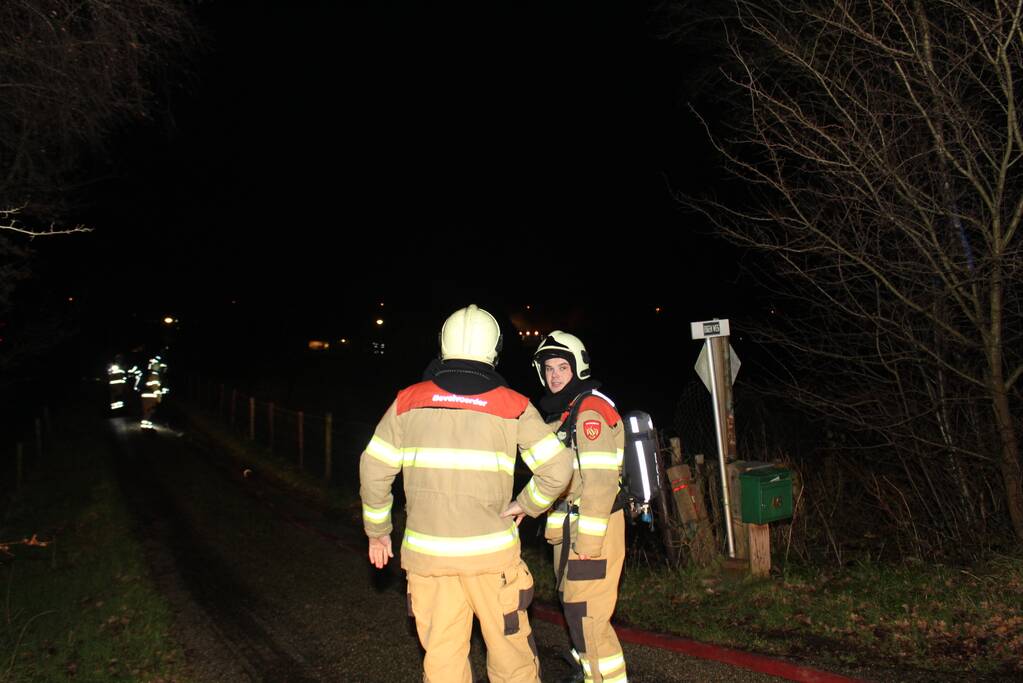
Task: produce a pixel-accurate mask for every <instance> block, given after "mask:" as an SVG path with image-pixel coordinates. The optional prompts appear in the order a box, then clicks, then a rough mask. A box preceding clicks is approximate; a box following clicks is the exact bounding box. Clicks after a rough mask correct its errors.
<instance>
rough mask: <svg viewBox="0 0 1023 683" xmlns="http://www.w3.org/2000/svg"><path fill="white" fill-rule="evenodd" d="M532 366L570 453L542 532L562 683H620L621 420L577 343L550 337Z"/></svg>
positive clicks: (544, 407) (560, 334)
mask: <svg viewBox="0 0 1023 683" xmlns="http://www.w3.org/2000/svg"><path fill="white" fill-rule="evenodd" d="M533 365H534V367H535V368H536V371H537V374H538V375H539V376H540V383H541V384H542V385H543V386H544V388H545V389H546V394H545V395H544V397H543V398H541V399H540V409H541V410H542V411H543V412H544V414H545V417H546V418H547V420H548V422H549V423H550V424H553V425H563V426H562V428H561V430H559V432H560V433H559V435H561V436H562V438H564V439H565V440H566V442H567V443H570V444H572V445H574V447H575V451H576V452H575V472H574V474H573V477H572V483H571V485H570V486H569V488H568V490H567V491H566V492H565V493H564V495H563V496H561V497H560V498H559V499H558V501H557V502H556V503H555V506H554V508H553V509H552V510H551V511H550V512H549V513H548V515H547V527H546V537H547V540H548V541H549V542H550V543H551V544H552V545H553V546H554V569H555V572H556V574H557V580H558V595H559V598H560V599H561V603H562V607H563V609H564V612H565V622H566V623H567V625H568V630H569V634H570V636H571V639H572V645H573V648H572V658H573V659H574V660H575V661H576V663H577V664H578V668H577V669H576V671H575V673H574V674H573V675H572V676H571V677H569V678H568V679H566V680H568V681H586V683H590V682H591V681H592V682H593V683H601V682H603V683H625V681H626V674H625V659H624V657H623V656H622V647H621V645H620V644H619V642H618V636H616V635H615V632H614V629H613V628H612V627H611V615H612V614H613V613H614V610H615V604H616V603H617V601H618V581H619V578H620V577H621V573H622V565H623V564H624V562H625V514H624V512H623V510H622V503H621V500H622V497H621V496H620V490H621V475H622V458H623V453H624V446H625V431H624V428H623V425H622V419H621V417H620V416H619V414H618V412H617V410H616V409H615V405H614V403H613V402H612V401H611V399H609V398H608V397H607V396H604V395H603V394H601V393H600V392H599V391H597V388H598V387H599V386H600V383H599V382H597V381H596V380H594V379H592V377H591V376H590V358H589V354H588V353H587V351H586V347H585V346H583V343H582V341H580V340H579V338H578V337H576V336H575V335H572V334H568V333H566V332H562V331H560V330H555V331H554V332H551V333H550V334H549V335H547V337H545V338H544V339H543V341H541V342H540V346H539V347H538V348H537V351H536V354H535V355H534V356H533ZM573 418H574V419H573ZM570 422H571V424H569V423H570Z"/></svg>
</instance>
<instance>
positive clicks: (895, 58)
mask: <svg viewBox="0 0 1023 683" xmlns="http://www.w3.org/2000/svg"><path fill="white" fill-rule="evenodd" d="M726 4H728V5H729V6H730V7H731V9H732V10H734V12H733V13H732V15H731V17H730V20H728V21H724V22H723V23H722V25H723V26H724V27H725V28H726V33H727V41H728V43H727V44H728V47H729V50H730V54H731V57H732V59H731V60H730V62H729V65H728V66H726V67H725V69H724V73H725V74H726V76H727V77H728V79H729V80H730V82H731V83H732V84H733V85H734V86H735V87H737V88H738V91H739V92H741V94H742V97H741V98H737V99H736V101H735V102H734V106H735V107H738V108H739V111H741V115H739V116H736V117H735V118H734V119H733V121H735V122H736V123H735V126H734V127H733V128H732V129H731V130H730V131H728V132H721V131H719V130H712V124H711V123H708V131H709V132H710V134H711V136H712V138H713V139H714V143H715V145H716V146H717V148H718V149H719V151H720V152H721V153H722V154H723V155H724V158H725V159H726V162H727V165H728V167H729V168H730V169H731V170H732V171H733V172H734V173H735V174H737V176H738V177H740V178H741V179H742V180H744V181H745V185H746V187H748V188H749V190H750V192H751V194H752V199H751V201H748V202H745V203H744V204H743V206H741V207H740V206H738V205H736V204H734V203H729V202H722V201H716V200H714V199H713V198H710V199H708V198H702V199H699V200H692V199H689V200H687V201H689V203H690V204H691V205H693V206H695V207H696V208H697V209H699V210H700V211H702V212H704V213H705V214H706V215H707V216H708V217H709V218H710V219H711V220H712V221H713V222H714V224H715V225H716V227H717V228H718V229H719V230H720V232H721V233H722V234H723V235H725V236H726V237H727V238H728V239H730V240H732V241H733V242H735V243H737V244H740V245H743V246H746V247H750V248H753V249H755V250H758V251H760V252H762V253H764V254H766V255H767V257H768V259H769V261H770V263H771V264H772V267H773V272H774V275H775V277H774V278H773V279H771V280H770V281H769V282H768V283H767V284H768V286H769V287H770V288H771V290H772V291H773V292H774V293H776V294H777V295H779V296H784V297H785V299H784V301H785V303H783V304H782V305H781V306H780V308H779V310H778V313H779V314H778V315H775V316H773V324H771V325H770V326H768V327H767V328H766V329H765V338H766V340H767V341H770V342H773V343H775V344H777V347H778V348H781V349H784V350H785V351H786V352H787V354H788V356H787V367H788V368H790V369H791V374H790V375H788V376H787V377H784V378H782V382H783V384H784V386H785V390H786V394H787V395H789V396H793V397H795V398H796V399H797V400H798V401H800V402H801V403H802V404H803V405H805V406H807V407H810V408H812V409H813V410H815V411H818V412H819V413H821V414H824V415H827V416H828V417H829V418H830V419H831V420H832V421H838V422H841V423H843V424H845V425H846V426H847V427H848V428H849V429H850V431H851V433H852V434H854V435H855V434H859V435H862V440H861V441H857V442H855V443H853V444H846V445H847V446H852V447H868V446H869V447H870V448H871V449H873V453H874V454H875V457H876V454H877V453H879V452H883V453H886V454H887V456H886V457H887V458H888V459H889V461H890V464H892V465H894V466H896V467H901V468H904V469H905V470H906V474H907V477H906V481H907V482H909V483H910V485H912V486H919V487H921V488H922V489H925V490H926V489H929V492H924V491H921V492H920V495H919V497H918V500H920V501H929V502H926V503H924V504H925V505H926V506H927V507H928V508H929V509H927V510H925V511H924V512H923V514H924V515H925V516H928V517H930V518H932V519H933V521H934V523H935V524H937V525H942V526H944V527H945V528H946V529H951V528H953V527H956V526H957V525H962V526H961V527H959V530H958V532H957V533H958V534H959V535H965V534H968V533H972V532H971V531H970V529H971V528H974V529H975V528H976V526H975V525H974V526H973V527H971V526H970V524H971V515H973V514H975V513H976V510H975V509H972V511H971V502H970V501H971V498H972V497H973V494H974V493H975V491H971V490H969V488H968V485H967V483H966V482H967V481H968V480H969V479H970V477H969V476H968V474H969V473H968V472H967V471H966V470H967V469H978V470H980V471H993V472H997V477H998V480H999V483H1000V488H1001V491H1002V496H1001V500H1002V503H1003V504H1004V509H1005V510H1007V512H1008V517H1009V519H1010V520H1011V524H1012V529H1013V531H1014V533H1015V536H1016V538H1017V539H1023V477H1021V470H1020V448H1019V440H1018V428H1019V426H1020V422H1019V420H1020V414H1019V408H1020V406H1019V401H1020V397H1019V393H1018V390H1017V384H1018V382H1019V379H1020V375H1021V374H1023V348H1021V347H1023V345H1021V333H1023V325H1021V323H1023V311H1021V301H1020V293H1021V292H1020V289H1021V287H1020V276H1021V274H1023V273H1021V269H1023V254H1021V251H1020V236H1019V228H1020V221H1021V218H1023V170H1021V168H1020V163H1021V160H1023V159H1021V157H1023V122H1021V114H1020V111H1019V102H1020V95H1019V93H1018V92H1017V89H1018V88H1020V87H1023V81H1021V77H1023V34H1021V21H1023V16H1021V15H1023V0H934V1H933V2H924V1H923V0H731V2H729V3H726ZM745 207H752V208H745ZM780 301H781V300H780ZM938 466H940V467H941V468H942V470H945V471H947V472H948V475H949V481H958V482H962V483H961V484H957V485H956V488H954V489H952V490H956V489H958V491H957V493H958V499H959V501H960V505H959V506H958V513H957V514H956V515H953V516H952V519H947V518H944V517H943V516H946V515H948V514H949V513H948V511H946V510H942V509H940V507H939V506H940V504H941V502H942V501H943V499H944V498H945V497H946V493H945V491H944V490H940V489H943V488H944V489H946V490H947V484H944V483H943V482H941V481H936V480H935V479H936V478H935V477H934V472H935V470H936V468H937V467H938ZM911 469H912V471H911ZM878 490H880V489H878Z"/></svg>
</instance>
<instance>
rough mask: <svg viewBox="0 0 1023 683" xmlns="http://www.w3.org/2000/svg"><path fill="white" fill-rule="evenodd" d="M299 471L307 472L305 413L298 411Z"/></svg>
mask: <svg viewBox="0 0 1023 683" xmlns="http://www.w3.org/2000/svg"><path fill="white" fill-rule="evenodd" d="M298 471H299V472H304V471H305V413H303V412H302V411H301V410H300V411H298Z"/></svg>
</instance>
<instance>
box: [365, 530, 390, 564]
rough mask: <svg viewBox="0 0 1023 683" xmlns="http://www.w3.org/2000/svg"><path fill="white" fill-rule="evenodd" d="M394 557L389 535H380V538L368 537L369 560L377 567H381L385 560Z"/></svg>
mask: <svg viewBox="0 0 1023 683" xmlns="http://www.w3.org/2000/svg"><path fill="white" fill-rule="evenodd" d="M392 557H394V551H392V550H391V536H390V534H388V535H387V536H381V537H380V538H371V539H369V562H370V564H372V565H373V566H374V567H376V568H377V569H383V568H384V565H385V564H387V560H389V559H391V558H392Z"/></svg>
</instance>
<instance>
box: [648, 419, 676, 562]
mask: <svg viewBox="0 0 1023 683" xmlns="http://www.w3.org/2000/svg"><path fill="white" fill-rule="evenodd" d="M654 436H655V438H656V439H657V441H656V443H657V489H658V491H659V493H658V495H657V508H658V513H659V515H660V518H661V542H662V543H663V544H664V548H665V550H668V551H669V552H670V553H671V556H669V561H671V562H674V561H675V558H677V554H676V552H675V551H676V550H678V547H679V542H678V539H677V538H675V537H674V534H672V528H673V526H672V524H671V521H672V520H671V510H670V508H669V507H668V496H670V495H671V491H670V488H671V487H670V486H669V484H668V475H667V474H665V472H664V456H665V454H666V453H668V452H669V451H668V449H666V448H661V439H660V436H659V435H657V434H655V435H654Z"/></svg>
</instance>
